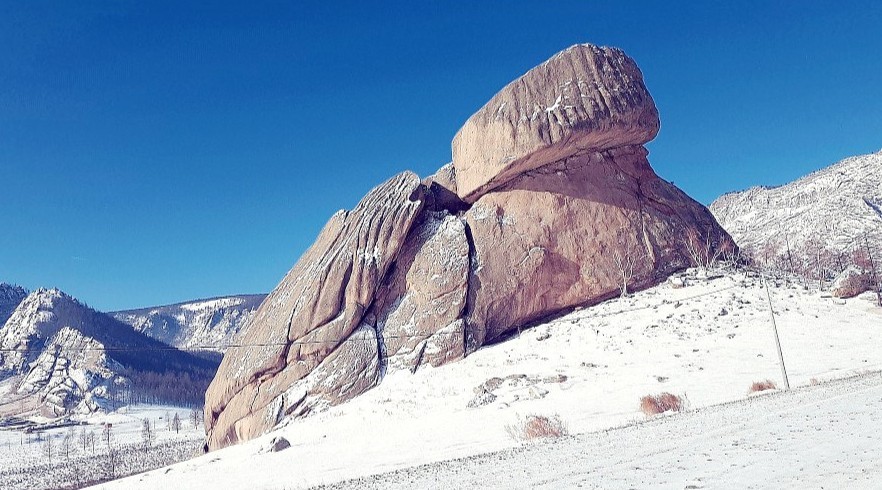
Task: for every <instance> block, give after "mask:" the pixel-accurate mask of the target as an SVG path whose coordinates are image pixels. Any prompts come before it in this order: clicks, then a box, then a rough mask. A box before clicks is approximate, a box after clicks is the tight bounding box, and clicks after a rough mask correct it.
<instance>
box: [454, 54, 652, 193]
mask: <svg viewBox="0 0 882 490" xmlns="http://www.w3.org/2000/svg"><path fill="white" fill-rule="evenodd" d="M658 129H659V119H658V111H657V110H656V108H655V103H654V102H653V100H652V97H651V96H650V95H649V91H648V90H647V89H646V86H645V85H644V84H643V74H642V73H641V72H640V69H639V68H638V67H637V64H636V63H635V62H634V60H632V59H631V58H629V57H628V56H627V55H625V53H624V52H622V51H621V50H620V49H617V48H608V47H598V46H594V45H591V44H578V45H575V46H572V47H570V48H567V49H565V50H564V51H561V52H560V53H558V54H556V55H554V56H553V57H552V58H551V59H549V60H548V61H546V62H545V63H542V64H541V65H539V66H537V67H535V68H533V69H532V70H530V71H528V72H527V73H526V74H524V75H523V76H521V77H520V78H518V79H517V80H515V81H513V82H511V83H510V84H508V85H507V86H506V87H505V88H503V89H502V90H501V91H500V92H499V93H497V94H496V95H495V96H494V97H493V98H492V99H490V101H489V102H487V104H485V105H484V107H482V108H481V109H480V110H479V111H478V112H476V113H475V114H474V115H473V116H472V117H470V118H469V120H468V121H466V123H465V125H464V126H463V127H462V128H461V129H460V130H459V132H457V134H456V136H455V137H454V138H453V145H452V151H453V166H454V167H455V169H456V183H457V189H456V192H457V194H458V195H459V197H460V198H462V199H464V200H465V201H468V202H474V201H476V200H477V199H478V198H479V197H480V196H481V195H482V194H484V193H486V192H487V191H489V190H492V189H493V188H495V187H498V186H500V185H502V184H504V183H505V182H507V181H508V180H510V179H512V178H514V177H516V176H517V175H519V174H522V173H524V172H526V171H528V170H532V169H535V168H538V167H541V166H542V165H545V164H547V163H549V162H554V161H558V160H563V159H565V158H567V157H570V156H572V155H573V154H575V153H578V152H580V151H589V150H590V151H602V150H608V149H612V148H616V147H620V146H628V145H642V144H644V143H646V142H648V141H650V140H652V138H654V137H655V135H656V134H657V133H658Z"/></svg>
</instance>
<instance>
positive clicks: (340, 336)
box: [205, 172, 425, 447]
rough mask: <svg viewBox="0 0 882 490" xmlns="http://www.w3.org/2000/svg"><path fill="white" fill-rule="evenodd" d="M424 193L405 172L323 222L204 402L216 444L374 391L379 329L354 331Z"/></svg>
mask: <svg viewBox="0 0 882 490" xmlns="http://www.w3.org/2000/svg"><path fill="white" fill-rule="evenodd" d="M424 194H425V186H424V185H422V184H421V182H420V179H419V177H418V176H417V175H415V174H413V173H410V172H405V173H402V174H399V175H397V176H395V177H393V178H392V179H390V180H389V181H387V182H385V183H384V184H382V185H380V186H378V187H377V188H375V189H373V190H372V191H371V192H370V193H368V195H367V196H365V198H364V199H362V201H361V202H360V203H359V204H358V205H357V206H356V207H355V209H353V210H352V211H350V212H346V211H340V212H338V213H337V214H335V215H334V216H333V217H332V218H331V220H330V221H329V222H328V224H327V225H325V228H324V229H323V230H322V231H321V233H320V234H319V236H318V238H317V239H316V242H315V243H314V244H313V245H312V247H310V248H309V250H307V251H306V252H305V253H304V254H303V256H302V257H301V258H300V260H299V261H298V262H297V264H296V265H295V266H294V268H293V269H291V271H290V272H289V273H288V275H287V276H285V278H284V279H283V280H282V282H281V283H280V284H279V285H278V286H277V287H276V289H275V290H274V291H273V292H272V293H270V295H269V296H268V297H267V298H266V300H264V302H263V303H262V304H261V306H260V308H258V310H257V313H256V314H255V317H254V319H253V320H252V322H251V324H250V327H249V328H248V329H247V330H246V331H245V332H244V334H243V335H241V336H240V338H239V341H240V343H242V344H249V347H243V348H238V347H233V348H231V349H230V350H228V351H227V353H226V355H225V356H224V359H223V362H222V363H221V366H220V368H219V369H218V374H217V376H216V377H215V379H214V382H212V384H211V386H210V387H209V389H208V392H207V393H206V395H205V402H206V407H205V415H206V426H207V427H208V430H209V433H208V436H209V437H208V443H209V446H210V447H218V446H219V445H225V444H230V443H233V442H236V441H238V440H241V439H249V438H251V437H253V436H255V435H257V434H260V433H262V432H263V431H265V430H266V429H268V428H269V427H272V426H273V425H275V424H276V423H277V422H278V421H279V420H281V417H283V416H284V415H286V414H292V413H294V412H298V413H303V412H306V411H309V410H311V409H312V407H314V406H315V405H328V404H334V403H337V402H339V401H340V400H345V399H347V398H350V397H352V396H354V395H357V394H359V393H360V392H361V391H364V390H365V389H367V388H370V387H371V386H373V384H374V383H375V382H376V377H377V375H378V367H379V360H378V349H379V340H378V339H377V336H376V333H375V332H373V331H372V329H369V328H367V327H364V328H359V329H358V330H356V327H359V323H360V322H361V320H362V318H363V317H364V314H365V312H366V311H367V309H368V308H369V307H370V306H371V304H372V303H373V300H374V295H375V293H376V291H377V288H378V287H379V285H380V281H381V280H382V279H383V277H384V276H385V275H386V272H387V270H388V268H389V266H390V265H391V263H392V261H393V260H394V259H395V257H396V255H397V254H398V250H399V249H400V248H401V245H402V244H403V243H404V241H405V238H406V237H407V234H408V232H409V231H410V228H411V226H412V224H413V222H414V220H415V219H416V217H417V215H418V213H419V212H420V210H422V208H423V198H424ZM251 346H259V347H257V348H255V347H251ZM311 373H312V374H311ZM322 373H328V376H322V375H321V374H322Z"/></svg>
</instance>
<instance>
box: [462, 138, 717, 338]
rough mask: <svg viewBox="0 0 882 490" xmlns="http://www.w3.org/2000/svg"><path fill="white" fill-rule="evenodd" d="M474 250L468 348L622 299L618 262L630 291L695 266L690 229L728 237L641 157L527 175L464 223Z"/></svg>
mask: <svg viewBox="0 0 882 490" xmlns="http://www.w3.org/2000/svg"><path fill="white" fill-rule="evenodd" d="M465 219H466V221H467V223H468V226H469V228H470V230H471V235H472V237H473V241H474V246H475V250H474V252H473V259H472V260H473V274H472V276H471V278H470V283H469V306H468V316H467V318H466V320H467V323H468V326H469V335H470V339H469V345H470V346H478V345H481V344H483V343H485V342H488V341H492V340H494V339H495V338H497V337H498V336H499V335H501V334H503V333H504V332H506V331H508V330H510V329H511V328H512V327H514V326H519V325H524V324H526V323H529V322H531V321H534V320H537V319H540V318H542V317H545V316H548V315H550V314H554V313H557V312H560V311H562V310H565V309H567V308H571V307H573V306H576V305H583V304H586V303H596V302H598V301H600V300H603V299H606V298H609V297H611V296H615V295H617V294H619V287H620V285H621V284H622V270H621V267H619V265H618V264H617V262H616V255H617V254H618V255H619V256H620V258H622V259H627V260H629V261H630V262H631V263H632V264H633V270H632V271H630V274H633V277H631V278H630V279H629V280H628V282H629V284H628V287H629V289H639V288H642V287H646V286H648V285H650V284H653V283H656V282H659V281H660V280H663V279H664V278H665V277H667V275H668V274H669V273H670V272H672V271H675V270H677V269H681V268H684V267H687V266H689V265H690V262H689V259H688V257H687V256H686V254H685V253H684V252H683V251H682V250H683V244H682V234H683V231H684V230H685V229H686V227H688V226H696V225H697V228H698V229H701V230H707V229H710V230H712V231H711V233H714V234H715V238H714V241H715V242H718V241H719V240H720V239H721V238H722V237H723V236H724V235H725V232H723V231H722V230H721V229H720V228H719V227H718V226H716V223H715V221H714V220H713V217H712V216H711V215H710V214H709V212H708V211H707V210H706V209H705V208H704V207H703V206H701V205H700V204H698V203H697V202H695V201H693V200H691V199H689V198H688V197H687V196H686V195H685V194H683V193H682V192H680V191H679V190H677V189H676V188H675V187H673V186H672V185H671V184H669V183H667V182H665V181H663V180H661V179H659V178H658V177H657V176H656V175H655V173H654V172H653V171H652V169H651V168H650V167H649V163H648V162H647V161H646V150H644V149H643V148H642V147H636V146H631V147H624V148H620V149H617V150H612V151H606V152H600V153H597V152H595V153H585V154H580V155H577V156H574V157H571V158H569V159H567V160H566V161H563V162H558V163H554V164H550V165H546V166H544V167H542V168H541V169H538V170H534V171H532V172H529V173H527V174H524V175H521V176H519V177H517V178H515V179H514V180H512V181H510V182H509V183H507V184H505V185H504V186H502V187H500V188H498V189H496V190H495V191H494V192H491V193H489V194H486V195H484V196H482V197H481V198H480V199H478V201H477V202H476V203H475V204H474V205H473V206H472V208H471V209H470V210H469V211H468V212H466V213H465Z"/></svg>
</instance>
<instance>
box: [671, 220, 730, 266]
mask: <svg viewBox="0 0 882 490" xmlns="http://www.w3.org/2000/svg"><path fill="white" fill-rule="evenodd" d="M718 241H719V238H717V239H716V240H715V239H714V237H713V235H712V230H711V229H708V230H706V231H705V233H702V232H700V231H699V230H698V229H697V228H695V227H689V228H687V229H686V231H685V233H684V237H683V245H684V246H685V248H686V253H687V254H688V255H689V259H690V260H692V265H694V266H695V267H698V268H700V269H702V270H707V269H709V268H711V267H712V266H713V265H714V264H715V263H716V262H717V260H718V259H719V258H720V254H721V253H722V252H723V250H722V247H720V246H719V244H718V243H717V242H718ZM733 250H734V244H733Z"/></svg>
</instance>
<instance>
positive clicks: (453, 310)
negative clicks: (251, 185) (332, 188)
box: [206, 45, 728, 449]
mask: <svg viewBox="0 0 882 490" xmlns="http://www.w3.org/2000/svg"><path fill="white" fill-rule="evenodd" d="M658 124H659V123H658V114H657V112H656V109H655V106H654V104H653V102H652V98H651V97H650V96H649V93H648V92H647V91H646V88H645V87H644V85H643V79H642V75H641V74H640V71H639V70H638V69H637V66H636V65H635V64H634V62H633V61H632V60H631V59H630V58H628V57H627V56H625V55H624V54H623V53H622V52H621V51H619V50H617V49H612V48H598V47H595V46H590V45H578V46H573V47H572V48H569V49H567V50H565V51H563V52H561V53H559V54H558V55H556V56H555V57H553V58H552V59H551V60H549V61H548V62H546V63H544V64H542V65H540V66H539V67H537V68H534V69H533V70H531V71H530V72H528V73H527V74H526V75H524V76H523V77H521V78H520V79H518V80H516V81H515V82H512V83H511V84H509V85H508V86H507V87H505V88H504V89H503V90H502V91H501V92H500V93H499V94H498V95H496V96H495V97H494V98H493V99H492V100H491V101H490V102H489V103H488V104H487V105H485V107H484V108H483V109H481V110H480V111H478V113H477V114H475V115H474V116H472V118H470V119H469V121H468V122H467V123H466V125H465V126H464V127H463V129H462V130H460V132H459V133H458V134H457V135H456V138H455V139H454V142H453V162H452V164H447V165H445V166H443V167H442V168H441V169H439V170H438V172H436V173H435V174H434V175H432V176H431V177H428V178H426V179H425V180H423V181H422V183H421V182H420V181H419V179H418V178H417V177H416V176H415V175H413V174H409V173H406V174H402V175H399V176H398V177H395V178H394V179H392V180H391V181H389V182H387V183H385V184H383V185H382V186H380V187H378V188H377V189H374V190H373V191H371V193H369V194H368V196H367V197H365V198H364V200H362V202H361V203H359V205H358V206H357V207H356V208H355V210H353V211H352V212H350V213H341V214H338V215H335V217H334V218H332V219H331V222H330V223H329V224H328V225H327V226H326V227H325V229H324V230H323V231H322V233H321V234H320V235H319V237H318V239H317V241H316V243H315V244H314V245H313V246H312V248H310V249H309V250H308V251H307V252H306V253H305V254H304V255H303V256H302V257H301V259H300V260H299V261H298V262H297V264H296V265H295V266H294V268H293V269H292V270H291V271H290V272H289V273H288V275H287V276H286V277H285V279H284V280H283V281H282V283H281V284H280V285H279V286H278V287H277V288H276V290H275V291H273V292H272V293H271V294H270V296H269V297H268V298H267V299H266V300H265V301H264V303H263V304H262V305H261V307H260V308H259V309H258V311H257V313H256V315H255V317H254V320H253V321H252V322H251V323H250V324H249V326H248V327H246V330H245V331H244V334H243V335H242V337H241V338H240V341H241V343H243V344H249V347H246V348H242V349H238V348H232V349H230V350H229V351H227V353H226V356H225V358H224V361H223V363H222V365H221V369H220V371H219V372H218V375H217V377H216V378H215V381H214V382H213V383H212V386H211V388H210V389H209V391H208V393H207V394H206V427H207V430H208V446H209V448H210V449H214V448H218V447H221V446H224V445H227V444H230V443H234V442H236V441H239V440H244V439H249V438H251V437H254V436H256V435H258V434H260V433H262V432H264V431H266V430H268V429H269V428H271V427H273V426H274V425H275V424H277V423H278V422H279V421H281V420H283V419H284V418H285V417H286V416H298V415H303V414H306V413H308V412H310V411H312V410H315V409H319V408H322V407H324V406H328V405H332V404H336V403H339V402H341V401H344V400H346V399H348V398H351V397H353V396H356V395H358V394H359V393H362V392H363V391H365V390H367V389H370V388H371V387H372V386H374V385H375V384H376V383H379V382H381V380H382V377H383V375H384V374H385V373H386V372H387V371H391V370H404V369H408V370H411V371H415V370H416V369H418V368H419V367H420V366H421V365H424V364H430V365H432V366H439V365H441V364H444V363H447V362H450V361H453V360H456V359H459V358H461V357H463V356H465V355H467V354H468V353H469V352H471V351H472V350H474V349H476V348H478V347H480V346H482V345H485V344H487V343H489V342H493V341H495V340H497V339H499V338H500V337H501V336H503V335H504V334H506V333H507V332H509V331H511V330H513V329H516V328H519V327H521V326H524V325H527V324H529V323H531V322H533V321H536V320H538V319H541V318H543V317H547V316H550V315H556V314H561V313H562V312H565V311H566V310H568V309H570V308H572V307H575V306H577V305H586V304H592V303H596V302H598V301H601V300H603V299H605V298H608V297H610V296H613V295H616V294H619V288H620V287H621V286H622V285H623V283H626V284H627V286H628V288H629V289H637V288H641V287H645V286H648V285H651V284H654V283H657V282H660V281H663V280H665V278H666V277H667V275H668V274H669V273H671V272H673V271H676V270H678V269H682V268H685V267H687V266H689V265H692V264H691V262H690V260H689V258H688V256H687V254H686V253H685V251H684V240H683V236H684V234H685V232H686V230H687V229H695V230H696V231H698V232H699V233H701V234H702V235H703V236H708V237H710V240H709V242H710V243H711V244H718V243H720V242H721V240H722V239H723V238H727V237H728V235H726V233H725V231H723V230H722V229H721V228H720V227H719V226H718V225H717V223H716V221H715V220H714V218H713V217H712V216H711V215H710V213H709V212H708V211H707V209H705V208H704V207H703V206H701V205H700V204H699V203H697V202H695V201H693V200H692V199H690V198H689V197H688V196H686V195H685V194H684V193H682V192H681V191H680V190H678V189H677V188H676V187H674V186H673V185H672V184H670V183H668V182H666V181H664V180H662V179H660V178H659V177H658V176H657V175H656V174H655V173H654V172H653V170H652V168H651V167H650V166H649V162H648V161H647V160H646V155H647V152H646V150H645V149H644V148H643V147H642V146H640V145H642V144H643V143H644V142H646V141H649V140H650V139H652V138H653V137H654V136H655V134H656V132H657V131H658ZM367 258H369V260H368V259H367ZM625 263H627V266H623V265H622V264H625ZM623 268H627V271H625V273H624V274H623ZM341 339H343V340H342V342H341ZM251 345H256V346H264V347H259V348H255V347H251ZM531 390H532V391H530V392H529V393H527V394H523V396H529V397H542V396H544V393H547V392H543V390H542V389H541V387H535V389H533V388H532V387H531ZM484 391H485V392H486V393H484V392H482V393H478V395H479V396H478V398H477V399H476V401H474V403H488V402H489V401H492V397H494V396H495V395H494V394H493V393H492V389H491V390H484ZM518 396H522V395H518ZM488 400H489V401H488Z"/></svg>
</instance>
